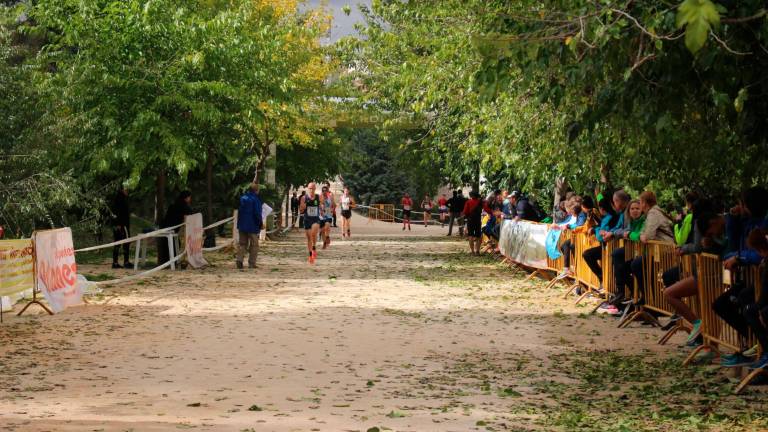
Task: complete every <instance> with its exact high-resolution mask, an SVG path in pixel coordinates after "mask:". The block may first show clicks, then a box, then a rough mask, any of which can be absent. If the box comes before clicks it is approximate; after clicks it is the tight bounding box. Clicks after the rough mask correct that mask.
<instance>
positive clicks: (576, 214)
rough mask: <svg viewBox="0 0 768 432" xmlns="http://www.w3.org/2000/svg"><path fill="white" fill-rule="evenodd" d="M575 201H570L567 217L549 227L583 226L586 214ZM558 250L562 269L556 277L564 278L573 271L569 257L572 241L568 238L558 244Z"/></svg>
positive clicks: (571, 252)
mask: <svg viewBox="0 0 768 432" xmlns="http://www.w3.org/2000/svg"><path fill="white" fill-rule="evenodd" d="M576 201H577V200H572V201H571V202H572V204H571V208H570V215H569V217H568V219H566V220H565V221H563V222H561V223H559V224H552V225H551V229H569V230H576V229H578V228H581V227H583V226H584V224H585V223H586V222H587V214H586V213H584V212H583V211H582V208H581V205H580V204H578V203H577V202H576ZM560 251H561V252H562V253H563V271H562V273H560V274H559V275H557V279H565V278H566V277H570V276H573V272H572V271H571V259H572V256H573V251H574V246H573V241H571V239H568V240H566V241H565V242H563V244H562V246H560Z"/></svg>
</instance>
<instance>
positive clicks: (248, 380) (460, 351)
mask: <svg viewBox="0 0 768 432" xmlns="http://www.w3.org/2000/svg"><path fill="white" fill-rule="evenodd" d="M357 222H358V224H359V223H360V222H362V221H361V220H360V219H358V220H357ZM355 229H356V232H357V233H359V234H356V236H355V238H354V239H353V240H351V241H341V240H340V239H338V236H337V239H336V241H335V242H334V243H333V245H332V247H331V249H330V250H329V251H322V252H321V253H320V259H319V261H318V265H317V266H315V267H308V266H307V265H306V264H305V262H304V258H305V257H304V252H303V249H302V243H301V237H299V235H292V236H289V237H288V238H287V239H284V240H281V241H279V242H272V243H269V244H268V245H266V246H265V247H264V248H263V250H262V255H261V256H260V258H259V262H260V267H259V269H258V270H256V271H237V270H235V269H234V263H233V262H232V261H231V260H230V259H229V257H228V256H226V255H224V254H221V255H217V256H214V257H213V258H212V264H213V265H212V266H211V267H210V268H208V269H206V270H202V271H193V270H186V271H181V272H176V273H171V272H167V273H165V274H163V275H162V276H159V277H156V278H153V279H150V280H146V281H142V282H139V283H134V284H131V285H126V286H121V287H116V288H111V289H108V290H107V291H106V294H105V296H104V297H103V298H99V299H97V300H96V301H95V302H94V303H93V304H90V305H88V306H84V307H79V308H73V309H70V310H67V311H66V312H64V313H62V314H59V315H56V316H52V317H49V316H42V315H30V316H25V317H22V318H13V319H11V320H10V321H9V322H7V323H6V324H4V325H2V326H0V340H1V341H2V345H1V346H0V373H1V374H2V375H1V376H2V378H0V430H11V431H42V430H50V431H137V432H138V431H160V430H162V431H166V430H180V429H193V430H199V431H369V430H370V431H375V430H389V429H391V430H396V431H468V430H588V429H590V430H592V429H593V430H626V431H635V430H702V429H704V430H707V429H711V430H725V429H728V430H761V429H762V428H764V427H766V426H768V422H766V418H765V415H766V412H768V406H766V404H765V402H764V400H765V398H764V397H763V396H764V394H763V395H761V394H759V393H758V394H755V393H754V392H752V393H751V394H749V395H746V396H742V397H732V396H730V395H729V391H730V389H731V386H732V383H730V382H729V380H728V379H727V378H726V377H725V376H724V375H723V374H722V373H721V372H719V371H717V370H713V369H712V368H711V367H694V368H681V367H680V366H679V363H680V359H681V356H683V355H684V354H685V352H684V351H682V350H681V349H680V348H678V347H677V345H678V344H680V342H681V341H682V338H683V336H682V335H679V336H677V337H676V338H675V339H673V342H672V343H671V344H670V345H668V346H665V347H659V346H658V345H655V340H656V339H657V338H658V336H659V335H660V333H659V332H658V330H653V329H648V328H645V327H640V326H636V327H634V328H632V329H631V330H621V331H620V330H617V329H616V328H615V324H616V322H615V320H614V319H612V318H608V317H603V316H592V315H588V311H589V309H591V307H590V305H586V306H575V305H573V300H563V299H562V298H561V297H562V296H561V294H562V289H557V290H549V291H547V290H545V289H544V284H543V282H541V281H532V282H524V281H523V278H522V276H521V275H520V274H514V273H513V272H512V271H511V270H510V269H509V268H506V267H504V266H501V265H500V264H498V263H496V262H494V261H493V260H491V259H489V258H472V257H468V256H467V255H466V254H464V249H465V247H464V244H463V243H460V242H458V241H454V240H449V239H446V237H445V236H444V231H442V230H441V229H440V228H428V229H427V228H423V227H417V226H414V227H413V229H414V231H413V232H411V233H403V232H402V231H400V230H399V228H398V227H396V226H382V225H376V226H358V227H355ZM83 271H84V272H86V273H87V272H88V271H92V272H97V271H103V270H99V269H94V268H90V269H89V268H87V267H86V268H84V269H83ZM377 428H378V429H377Z"/></svg>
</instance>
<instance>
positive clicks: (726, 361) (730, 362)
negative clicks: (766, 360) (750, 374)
mask: <svg viewBox="0 0 768 432" xmlns="http://www.w3.org/2000/svg"><path fill="white" fill-rule="evenodd" d="M750 364H752V359H751V358H749V357H747V356H745V355H744V354H742V353H733V354H726V355H724V356H722V357H721V358H720V366H722V367H739V366H748V365H750Z"/></svg>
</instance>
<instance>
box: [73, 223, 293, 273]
mask: <svg viewBox="0 0 768 432" xmlns="http://www.w3.org/2000/svg"><path fill="white" fill-rule="evenodd" d="M281 215H282V212H274V213H271V214H270V216H273V217H275V218H278V217H280V216H281ZM234 221H235V217H234V216H230V217H228V218H225V219H222V220H220V221H217V222H214V223H212V224H210V225H208V226H206V227H203V230H204V231H207V230H210V229H213V228H217V227H219V226H221V225H224V224H227V223H230V222H234ZM185 225H186V222H185V223H181V224H179V225H175V226H172V227H167V228H160V229H157V230H154V231H151V232H148V233H142V234H138V235H135V236H132V237H129V238H126V239H123V240H118V241H114V242H111V243H106V244H102V245H97V246H89V247H85V248H81V249H76V250H75V252H76V253H77V252H91V251H95V250H100V249H106V248H111V247H115V246H120V245H124V244H128V243H134V242H136V243H137V251H136V257H137V258H138V256H139V249H140V248H141V242H142V241H144V240H147V239H151V238H157V237H166V238H167V239H168V241H169V251H172V250H175V244H173V245H171V244H170V243H171V242H174V241H175V240H174V238H173V237H174V236H175V235H176V230H177V229H179V228H181V227H183V226H185ZM235 229H236V227H235ZM290 229H291V227H290V226H288V227H286V228H280V227H279V226H278V227H277V228H275V229H272V230H269V231H267V232H266V234H274V233H276V232H278V231H282V233H285V232H287V231H289V230H290ZM234 243H235V239H234V238H232V239H229V240H228V241H226V242H225V243H223V244H220V245H217V246H213V247H209V248H203V251H204V252H215V251H218V250H221V249H224V248H226V247H229V246H232V245H234ZM186 253H187V252H186V251H182V252H181V253H180V254H178V255H175V256H174V257H173V258H171V259H169V260H168V261H166V262H164V263H163V264H160V265H158V266H156V267H153V268H151V269H149V270H145V271H142V272H139V273H134V274H132V275H128V276H124V277H122V278H117V279H110V280H104V281H89V282H90V283H93V284H95V285H96V286H107V285H118V284H121V283H125V282H130V281H134V280H137V279H141V278H144V277H147V276H151V275H153V274H155V273H157V272H159V271H161V270H164V269H166V268H168V267H171V266H174V267H175V264H176V263H177V262H179V261H180V260H181V259H182V258H184V256H186ZM174 254H175V253H174ZM174 254H172V255H174ZM136 261H137V262H136V263H135V265H136V269H138V259H137V260H136Z"/></svg>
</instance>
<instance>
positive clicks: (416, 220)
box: [354, 205, 450, 226]
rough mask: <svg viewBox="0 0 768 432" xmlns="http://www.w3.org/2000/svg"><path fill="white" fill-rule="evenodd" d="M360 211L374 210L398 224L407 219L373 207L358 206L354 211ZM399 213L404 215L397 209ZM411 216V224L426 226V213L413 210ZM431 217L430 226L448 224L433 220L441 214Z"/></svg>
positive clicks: (433, 214) (432, 214)
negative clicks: (424, 217)
mask: <svg viewBox="0 0 768 432" xmlns="http://www.w3.org/2000/svg"><path fill="white" fill-rule="evenodd" d="M360 209H368V210H369V211H370V210H374V211H376V212H377V213H379V214H383V215H385V216H389V217H391V218H392V219H393V220H394V221H395V222H398V223H399V222H403V221H404V220H405V219H403V218H401V217H399V216H397V215H394V214H392V213H389V212H385V211H384V210H382V209H379V208H376V207H371V206H366V205H357V206H355V208H354V210H360ZM398 212H399V213H402V212H403V210H402V209H395V213H398ZM369 214H370V213H369ZM411 215H412V217H411V219H410V221H411V223H412V224H413V225H419V224H424V219H423V216H424V212H423V211H416V210H411ZM429 215H430V219H429V220H428V221H427V224H429V225H441V226H442V225H445V224H447V223H448V221H447V220H446V221H445V222H440V221H437V220H434V219H433V218H432V217H433V216H435V215H437V216H438V217H439V216H440V213H430V214H429ZM449 215H450V213H447V214H446V218H447V217H448V216H449ZM362 216H364V217H367V216H366V215H362Z"/></svg>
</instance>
